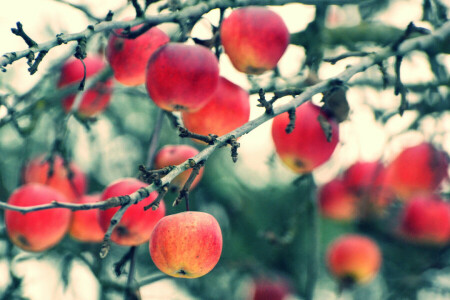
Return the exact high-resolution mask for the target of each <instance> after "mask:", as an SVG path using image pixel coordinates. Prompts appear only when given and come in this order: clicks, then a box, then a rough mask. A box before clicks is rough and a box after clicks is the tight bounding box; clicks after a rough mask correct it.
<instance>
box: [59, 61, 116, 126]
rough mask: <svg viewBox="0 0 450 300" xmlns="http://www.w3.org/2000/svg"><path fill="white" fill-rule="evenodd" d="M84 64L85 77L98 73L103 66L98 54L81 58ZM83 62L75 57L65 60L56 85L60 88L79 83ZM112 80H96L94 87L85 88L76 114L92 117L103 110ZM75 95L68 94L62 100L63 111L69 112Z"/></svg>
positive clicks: (82, 71)
mask: <svg viewBox="0 0 450 300" xmlns="http://www.w3.org/2000/svg"><path fill="white" fill-rule="evenodd" d="M83 62H84V64H85V65H86V78H89V77H91V76H94V75H96V74H98V73H100V72H101V71H102V70H103V69H104V68H105V63H104V61H103V59H102V58H101V57H100V56H88V57H86V58H85V59H83ZM83 75H84V67H83V63H82V62H81V61H80V60H79V59H76V58H70V59H69V60H67V61H66V62H65V63H64V65H63V67H62V69H61V76H60V78H59V81H58V87H59V88H62V87H65V86H68V85H71V84H79V83H80V82H81V80H82V79H83ZM112 84H113V83H112V80H111V79H108V80H106V81H105V82H98V83H97V84H96V85H95V86H94V87H92V88H90V89H88V90H85V91H84V92H83V93H84V94H83V98H82V100H81V104H80V106H79V108H78V111H77V114H78V115H79V116H81V117H94V116H96V115H98V114H100V113H101V112H103V111H104V110H105V109H106V107H107V106H108V104H109V100H110V99H111V93H112ZM75 97H76V95H69V96H67V97H66V98H64V99H63V100H62V106H63V109H64V111H65V112H69V111H70V109H71V108H72V104H73V102H74V101H75Z"/></svg>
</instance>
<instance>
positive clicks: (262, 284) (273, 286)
mask: <svg viewBox="0 0 450 300" xmlns="http://www.w3.org/2000/svg"><path fill="white" fill-rule="evenodd" d="M290 290H291V288H290V285H289V284H288V283H287V282H286V281H284V280H282V279H279V278H277V279H269V278H258V279H256V280H255V281H254V282H253V286H252V290H251V293H250V296H249V297H248V300H284V299H286V298H287V296H289V295H290Z"/></svg>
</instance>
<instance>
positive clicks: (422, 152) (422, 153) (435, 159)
mask: <svg viewBox="0 0 450 300" xmlns="http://www.w3.org/2000/svg"><path fill="white" fill-rule="evenodd" d="M448 164H449V159H448V155H447V153H445V152H444V151H439V150H437V149H436V148H435V147H434V146H433V145H432V144H429V143H426V142H424V143H421V144H419V145H416V146H413V147H408V148H406V149H404V150H403V151H402V152H401V153H400V154H399V155H398V156H397V157H396V158H395V159H394V160H393V161H392V162H391V163H390V164H389V165H388V166H387V167H386V174H385V178H384V184H385V185H386V187H387V188H390V189H391V190H392V191H393V192H394V193H395V194H396V196H397V197H398V198H399V199H400V200H403V201H405V200H407V199H409V198H411V196H413V195H415V194H418V193H423V194H428V193H431V192H433V191H435V190H436V189H437V187H438V186H439V185H440V184H441V182H442V181H443V180H444V179H445V178H448V174H447V169H448Z"/></svg>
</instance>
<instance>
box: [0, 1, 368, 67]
mask: <svg viewBox="0 0 450 300" xmlns="http://www.w3.org/2000/svg"><path fill="white" fill-rule="evenodd" d="M368 1H374V0H368ZM289 3H302V4H308V5H317V4H327V5H329V4H337V5H344V4H357V3H361V1H359V0H301V1H294V0H210V1H207V2H200V3H198V4H196V5H193V6H186V7H184V8H183V9H182V10H180V11H176V12H170V13H165V14H159V15H156V16H148V17H145V18H138V19H134V20H131V21H103V22H100V23H97V24H95V25H89V26H88V27H87V28H86V29H85V30H83V31H81V32H78V33H72V34H58V35H57V37H55V38H54V39H52V40H50V41H47V42H44V43H40V44H37V45H33V46H32V47H30V48H29V49H26V50H21V51H15V52H8V53H5V54H3V55H2V56H1V57H0V67H3V68H4V67H6V66H7V65H9V64H12V63H13V62H15V61H17V60H19V59H22V58H24V57H27V56H28V55H30V54H33V55H34V53H37V52H41V51H47V52H48V51H50V49H52V48H54V47H56V46H59V45H61V44H66V43H68V42H73V41H78V40H80V39H83V38H85V39H89V38H90V37H91V36H93V35H94V34H96V33H99V32H104V31H110V30H114V29H119V28H131V27H134V26H136V25H140V24H147V25H148V26H156V25H158V24H161V23H168V22H174V23H177V22H178V21H179V20H180V19H185V18H198V17H201V16H202V15H204V14H205V13H207V12H209V11H211V10H213V9H217V8H220V9H225V8H229V7H242V6H248V5H284V4H289ZM148 26H147V27H148ZM147 29H149V28H147Z"/></svg>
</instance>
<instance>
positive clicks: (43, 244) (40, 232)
mask: <svg viewBox="0 0 450 300" xmlns="http://www.w3.org/2000/svg"><path fill="white" fill-rule="evenodd" d="M52 201H58V202H67V199H66V197H64V195H63V194H61V193H60V192H58V191H56V190H55V189H53V188H51V187H48V186H45V185H42V184H37V183H29V184H25V185H23V186H21V187H19V188H18V189H16V190H15V191H14V192H13V193H12V194H11V196H10V197H9V199H8V204H11V205H17V206H22V207H28V206H36V205H42V204H49V203H51V202H52ZM71 213H72V212H71V211H70V210H68V209H64V208H52V209H45V210H39V211H33V212H29V213H26V214H22V213H20V212H17V211H13V210H6V211H5V224H6V231H7V233H8V236H9V238H10V239H11V241H12V242H13V243H14V244H15V245H16V246H18V247H20V248H22V249H24V250H26V251H33V252H38V251H44V250H47V249H49V248H51V247H53V246H54V245H56V244H57V243H58V242H59V241H60V240H61V239H62V238H63V237H64V235H65V234H66V232H67V229H68V228H69V224H70V217H71Z"/></svg>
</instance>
